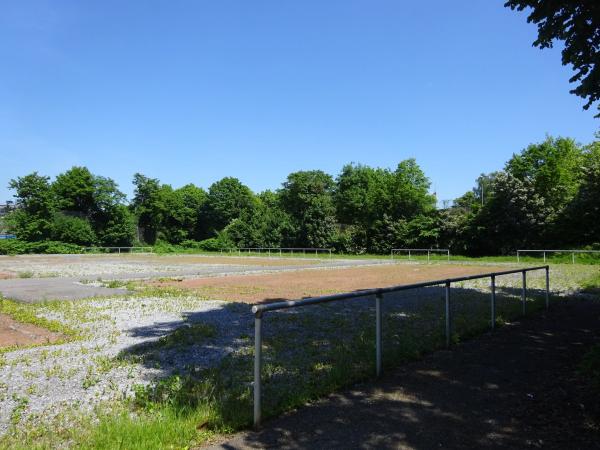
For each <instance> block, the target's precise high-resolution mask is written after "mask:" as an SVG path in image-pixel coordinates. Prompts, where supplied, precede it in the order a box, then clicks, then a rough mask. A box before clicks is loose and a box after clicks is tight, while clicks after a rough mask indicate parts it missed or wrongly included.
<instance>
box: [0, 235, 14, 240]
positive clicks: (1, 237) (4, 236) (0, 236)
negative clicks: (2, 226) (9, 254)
mask: <svg viewBox="0 0 600 450" xmlns="http://www.w3.org/2000/svg"><path fill="white" fill-rule="evenodd" d="M16 238H17V236H15V235H14V234H0V239H16Z"/></svg>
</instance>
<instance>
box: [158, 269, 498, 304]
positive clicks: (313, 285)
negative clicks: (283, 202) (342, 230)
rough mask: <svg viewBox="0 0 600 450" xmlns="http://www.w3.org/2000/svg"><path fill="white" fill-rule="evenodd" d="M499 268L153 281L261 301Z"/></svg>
mask: <svg viewBox="0 0 600 450" xmlns="http://www.w3.org/2000/svg"><path fill="white" fill-rule="evenodd" d="M497 270H507V267H506V266H505V267H502V268H499V267H491V266H458V265H456V266H451V265H407V264H394V265H381V266H369V267H352V268H347V269H320V270H298V271H293V272H283V273H275V274H259V275H235V276H226V277H213V278H197V279H193V278H192V279H184V280H181V281H165V282H156V281H153V282H151V283H150V284H151V285H153V286H174V287H177V288H180V289H189V290H193V291H194V292H196V293H198V294H199V295H203V296H206V297H210V298H211V299H218V300H230V301H241V302H246V303H261V302H269V301H276V300H282V299H298V298H303V297H315V296H319V295H328V294H335V293H340V292H350V291H355V290H361V289H369V288H377V287H386V286H394V285H399V284H410V283H418V282H422V281H428V280H438V279H445V278H452V277H460V276H463V275H473V274H477V273H488V272H493V271H497Z"/></svg>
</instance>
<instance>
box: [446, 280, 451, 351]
mask: <svg viewBox="0 0 600 450" xmlns="http://www.w3.org/2000/svg"><path fill="white" fill-rule="evenodd" d="M450 332H451V330H450V282H449V281H446V347H450Z"/></svg>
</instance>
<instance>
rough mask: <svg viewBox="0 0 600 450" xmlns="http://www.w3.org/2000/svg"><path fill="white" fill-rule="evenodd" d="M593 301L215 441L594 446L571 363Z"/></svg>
mask: <svg viewBox="0 0 600 450" xmlns="http://www.w3.org/2000/svg"><path fill="white" fill-rule="evenodd" d="M599 341H600V304H599V303H598V302H580V301H574V302H569V303H565V304H561V305H558V306H556V307H554V308H553V309H552V310H551V311H550V312H548V313H543V314H540V315H537V316H535V317H533V318H528V319H525V320H524V321H523V322H521V323H517V324H513V325H511V326H508V327H505V328H503V329H502V330H499V331H497V332H495V333H494V334H487V335H485V336H483V337H482V338H480V339H477V340H472V341H470V342H468V343H465V344H462V345H460V346H459V347H457V348H455V349H453V350H452V351H438V352H436V353H433V354H431V355H429V356H427V357H426V358H424V359H422V360H420V361H418V362H413V363H410V364H408V365H405V366H404V367H402V368H401V369H397V370H395V371H389V372H388V373H387V374H386V376H385V377H384V378H383V379H382V380H380V381H377V382H373V383H369V384H363V385H357V386H355V387H354V388H352V389H350V390H345V391H343V392H340V393H338V394H333V395H331V396H330V397H329V398H327V399H325V400H322V401H319V402H317V403H314V404H312V405H309V406H307V407H305V408H301V409H300V410H298V411H295V412H293V413H290V414H287V415H285V416H283V417H280V418H277V419H273V420H270V421H267V422H266V423H265V424H264V428H263V429H262V430H261V431H259V432H245V433H242V434H240V435H237V436H235V437H234V438H233V439H231V440H230V441H228V442H225V443H222V444H220V445H218V446H216V447H215V448H221V449H234V448H235V449H238V448H306V449H309V448H310V449H314V448H328V449H331V448H340V449H342V448H344V449H351V448H390V449H391V448H421V449H431V448H556V449H566V448H569V449H591V448H600V434H599V433H598V424H599V423H600V420H599V419H600V408H599V406H598V405H599V403H598V400H600V396H599V395H598V394H597V392H596V393H595V394H593V393H592V391H590V386H589V385H587V384H586V380H585V379H583V378H582V377H581V376H580V375H579V374H578V373H577V371H576V367H577V364H578V363H579V361H580V360H581V357H582V355H583V353H584V352H585V351H586V350H587V349H588V348H589V347H590V345H592V344H594V343H598V342H599Z"/></svg>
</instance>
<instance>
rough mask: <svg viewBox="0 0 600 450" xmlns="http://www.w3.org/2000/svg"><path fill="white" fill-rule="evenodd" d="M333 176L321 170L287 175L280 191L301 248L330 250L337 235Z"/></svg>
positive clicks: (282, 202) (283, 204) (297, 242)
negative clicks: (328, 248)
mask: <svg viewBox="0 0 600 450" xmlns="http://www.w3.org/2000/svg"><path fill="white" fill-rule="evenodd" d="M334 186H335V183H334V181H333V178H332V177H331V175H328V174H326V173H325V172H322V171H320V170H311V171H300V172H294V173H291V174H290V175H288V177H287V180H286V181H285V182H284V183H283V187H282V189H280V190H279V195H280V198H281V204H282V206H283V209H284V210H285V211H286V212H287V213H288V214H289V215H290V217H291V218H292V223H293V226H294V228H295V229H296V230H297V235H296V244H295V245H297V246H300V247H328V246H329V245H330V244H331V242H332V240H333V237H334V232H335V223H336V220H335V205H334V202H333V190H334Z"/></svg>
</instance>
